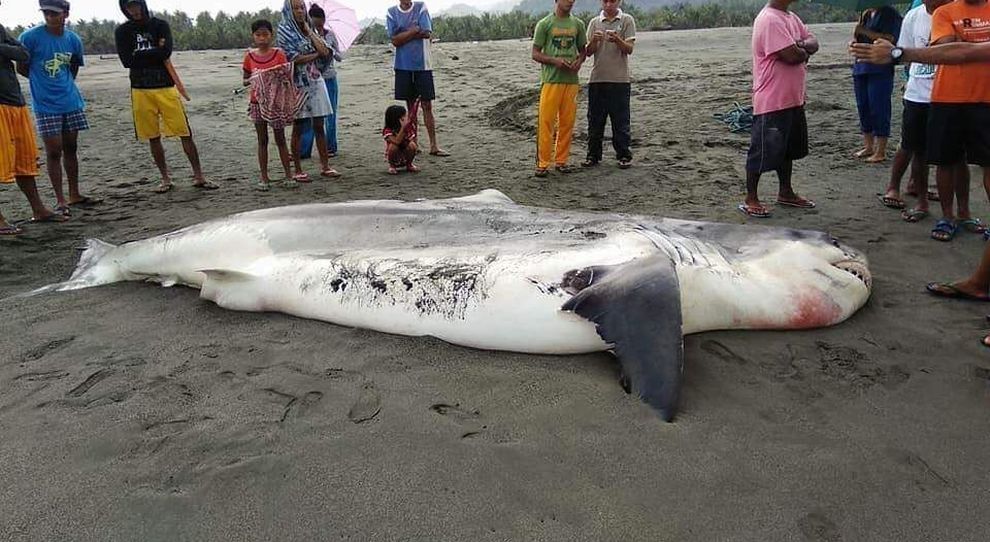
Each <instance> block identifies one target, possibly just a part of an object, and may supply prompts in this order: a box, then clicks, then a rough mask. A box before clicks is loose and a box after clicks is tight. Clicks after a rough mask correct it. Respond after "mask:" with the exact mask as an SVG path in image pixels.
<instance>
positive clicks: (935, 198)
mask: <svg viewBox="0 0 990 542" xmlns="http://www.w3.org/2000/svg"><path fill="white" fill-rule="evenodd" d="M938 198H939V195H938V192H936V191H934V190H929V191H928V201H938Z"/></svg>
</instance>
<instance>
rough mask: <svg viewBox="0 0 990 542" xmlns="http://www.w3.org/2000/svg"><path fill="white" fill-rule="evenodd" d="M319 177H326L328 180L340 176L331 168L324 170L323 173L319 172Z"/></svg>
mask: <svg viewBox="0 0 990 542" xmlns="http://www.w3.org/2000/svg"><path fill="white" fill-rule="evenodd" d="M320 175H322V176H323V177H327V178H329V179H336V178H337V177H340V176H341V175H340V173H339V172H338V171H337V170H336V169H333V168H327V169H324V170H323V171H321V172H320Z"/></svg>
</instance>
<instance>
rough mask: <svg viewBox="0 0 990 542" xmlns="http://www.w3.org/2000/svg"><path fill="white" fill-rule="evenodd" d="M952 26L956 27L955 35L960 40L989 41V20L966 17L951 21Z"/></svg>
mask: <svg viewBox="0 0 990 542" xmlns="http://www.w3.org/2000/svg"><path fill="white" fill-rule="evenodd" d="M952 26H954V27H955V28H956V35H957V36H959V37H960V38H961V39H962V41H965V42H969V43H984V42H987V41H990V20H986V19H982V18H976V19H973V18H969V17H967V18H965V19H962V20H959V21H953V22H952Z"/></svg>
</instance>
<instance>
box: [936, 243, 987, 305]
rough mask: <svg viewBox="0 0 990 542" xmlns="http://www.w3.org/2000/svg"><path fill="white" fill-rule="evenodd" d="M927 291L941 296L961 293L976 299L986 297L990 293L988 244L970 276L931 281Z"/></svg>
mask: <svg viewBox="0 0 990 542" xmlns="http://www.w3.org/2000/svg"><path fill="white" fill-rule="evenodd" d="M928 291H929V292H931V293H933V294H936V295H943V296H951V294H952V293H956V294H959V293H961V294H963V295H964V296H968V297H972V298H976V299H979V298H986V297H987V296H988V293H990V244H988V245H987V246H986V248H985V249H984V250H983V257H982V258H981V259H980V262H979V263H978V264H977V266H976V269H975V270H974V271H973V273H972V274H971V275H970V276H968V277H966V278H964V279H962V280H958V281H955V282H950V283H941V284H940V283H931V284H929V285H928ZM951 297H959V296H958V295H955V296H951Z"/></svg>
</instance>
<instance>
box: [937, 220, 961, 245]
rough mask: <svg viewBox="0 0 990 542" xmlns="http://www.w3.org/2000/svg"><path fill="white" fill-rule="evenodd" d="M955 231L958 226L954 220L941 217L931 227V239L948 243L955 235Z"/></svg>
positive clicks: (957, 229)
mask: <svg viewBox="0 0 990 542" xmlns="http://www.w3.org/2000/svg"><path fill="white" fill-rule="evenodd" d="M957 231H959V226H957V225H956V223H955V222H953V221H951V220H947V219H945V218H943V219H941V220H939V221H938V222H936V223H935V227H934V228H932V239H934V240H936V241H942V242H945V243H948V242H949V241H951V240H952V238H953V237H955V236H956V232H957Z"/></svg>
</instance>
